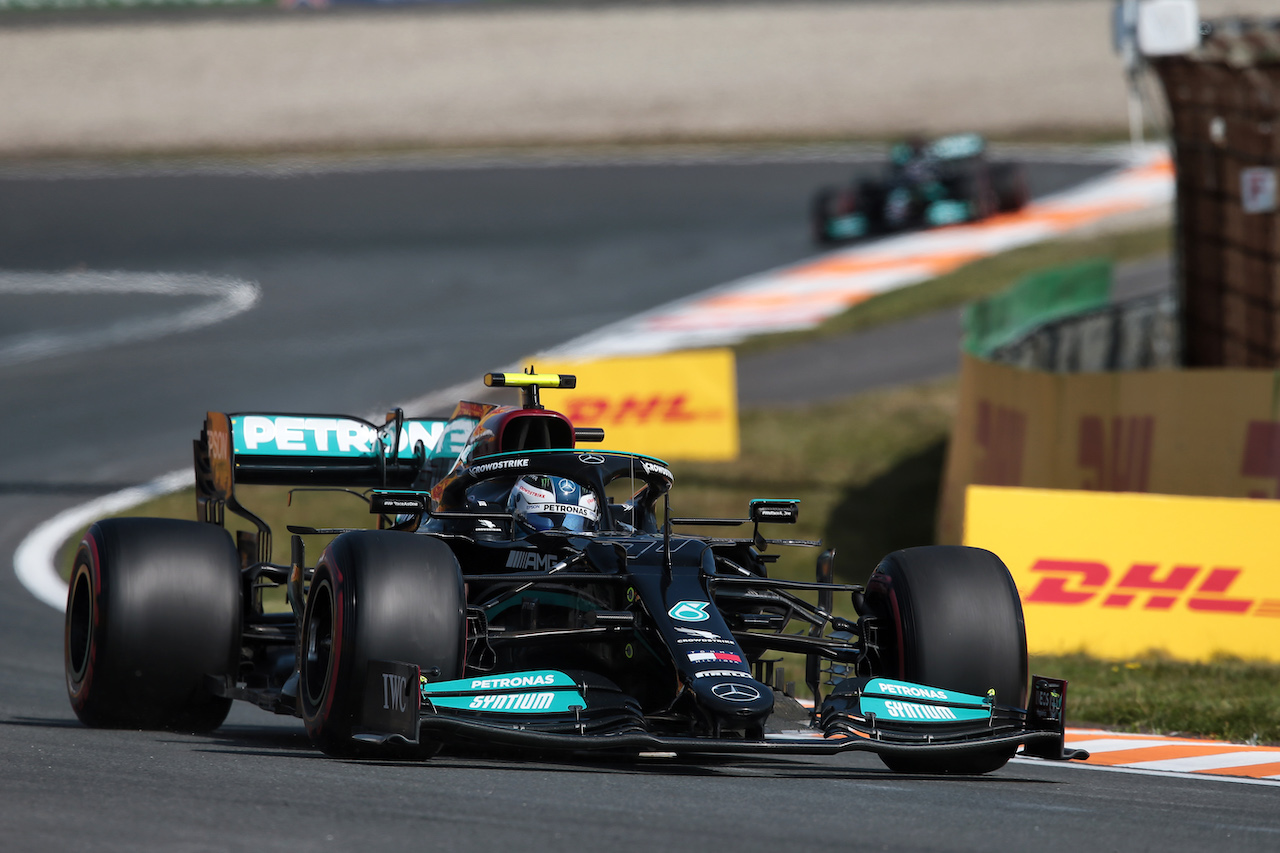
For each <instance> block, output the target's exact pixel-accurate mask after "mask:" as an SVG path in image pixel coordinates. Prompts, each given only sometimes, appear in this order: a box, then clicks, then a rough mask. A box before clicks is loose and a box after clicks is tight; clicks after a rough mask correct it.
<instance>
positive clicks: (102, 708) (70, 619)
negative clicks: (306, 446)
mask: <svg viewBox="0 0 1280 853" xmlns="http://www.w3.org/2000/svg"><path fill="white" fill-rule="evenodd" d="M240 608H241V604H240V558H239V555H238V554H237V553H236V549H235V546H233V545H232V544H231V536H230V535H229V534H228V533H227V531H225V530H223V529H222V528H221V527H216V526H214V525H211V524H203V523H200V522H195V521H179V520H177V519H169V518H113V519H106V520H104V521H99V522H97V523H96V524H94V525H93V526H92V527H90V528H89V530H88V532H87V533H85V536H84V539H83V540H82V541H81V542H80V547H79V549H78V550H77V551H76V558H75V563H74V566H73V568H72V571H71V582H70V584H69V586H68V589H67V613H66V625H65V633H64V665H65V671H66V681H67V695H68V697H69V698H70V700H71V707H72V709H73V710H74V711H75V713H76V716H77V717H79V718H80V720H81V722H83V723H84V724H85V725H88V726H93V727H95V728H120V727H129V728H140V729H173V730H178V731H192V732H197V731H210V730H212V729H216V728H217V727H218V726H220V725H222V721H223V720H225V719H226V717H227V712H228V711H229V710H230V708H231V700H230V699H225V698H222V697H219V696H215V695H213V694H212V693H210V692H209V689H208V684H207V676H214V677H215V678H225V677H227V676H232V675H234V674H235V673H236V668H237V664H238V662H239V654H240V619H241V609H240Z"/></svg>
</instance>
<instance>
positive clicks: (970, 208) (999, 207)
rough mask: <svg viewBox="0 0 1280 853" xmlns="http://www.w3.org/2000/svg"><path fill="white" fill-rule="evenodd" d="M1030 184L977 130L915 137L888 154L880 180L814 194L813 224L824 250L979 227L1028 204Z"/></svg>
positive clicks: (854, 183)
mask: <svg viewBox="0 0 1280 853" xmlns="http://www.w3.org/2000/svg"><path fill="white" fill-rule="evenodd" d="M1028 198H1029V196H1028V192H1027V180H1026V176H1025V175H1024V174H1023V172H1022V167H1021V166H1020V165H1019V164H1017V163H992V162H989V161H988V160H987V158H986V142H985V141H984V140H983V138H982V137H981V136H979V135H977V134H975V133H961V134H955V135H952V136H944V137H941V138H940V139H935V140H934V141H932V142H929V143H926V142H924V141H923V140H920V139H911V140H906V141H903V142H898V143H895V144H894V145H893V146H892V147H891V148H890V150H889V166H888V168H887V169H886V170H885V172H884V174H883V175H882V176H880V177H878V178H862V179H859V180H856V181H854V182H853V183H851V184H850V185H848V186H845V187H824V188H823V189H821V190H819V191H818V193H817V195H815V196H814V199H813V206H812V213H811V223H812V227H813V238H814V241H815V242H816V243H818V244H819V245H829V244H832V243H841V242H847V241H850V240H857V239H859V238H862V237H874V236H879V235H883V234H889V233H893V232H896V231H905V230H908V229H915V228H928V227H934V226H939V225H954V224H957V223H961V222H975V221H977V220H980V219H986V218H987V217H989V216H992V215H994V214H997V213H1012V212H1015V211H1018V210H1021V209H1022V208H1023V207H1025V206H1026V204H1027V200H1028Z"/></svg>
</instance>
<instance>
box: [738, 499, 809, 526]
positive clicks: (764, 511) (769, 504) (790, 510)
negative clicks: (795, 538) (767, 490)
mask: <svg viewBox="0 0 1280 853" xmlns="http://www.w3.org/2000/svg"><path fill="white" fill-rule="evenodd" d="M749 517H750V519H751V520H752V521H754V522H755V523H756V524H761V523H763V522H769V523H771V524H795V523H796V522H797V521H799V519H800V501H798V500H790V499H788V500H754V501H752V502H751V508H750V510H749Z"/></svg>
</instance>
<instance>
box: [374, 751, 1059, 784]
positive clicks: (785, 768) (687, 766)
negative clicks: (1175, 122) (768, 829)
mask: <svg viewBox="0 0 1280 853" xmlns="http://www.w3.org/2000/svg"><path fill="white" fill-rule="evenodd" d="M839 762H840V759H838V758H837V759H835V760H833V761H823V762H822V763H815V762H814V761H813V760H812V759H803V758H796V759H787V758H759V757H756V758H749V759H745V760H744V759H742V758H725V757H716V756H697V757H684V758H680V757H676V758H636V759H619V758H616V757H609V758H605V757H602V756H590V755H587V756H574V757H572V758H566V757H563V756H546V755H543V756H527V755H525V756H520V755H514V756H512V755H501V754H497V753H494V752H492V751H487V752H485V753H484V754H483V755H469V754H465V753H464V754H459V753H456V752H455V753H445V754H443V755H440V756H437V757H436V758H433V759H430V760H429V761H424V762H416V763H417V764H420V765H422V766H423V767H424V769H430V768H431V767H438V768H440V769H446V768H447V769H450V770H502V771H506V772H516V773H519V772H526V773H539V774H545V773H548V772H554V773H589V774H597V775H623V776H647V777H672V778H674V777H698V778H722V779H752V778H768V779H824V780H830V779H844V780H848V781H860V782H886V781H894V782H969V783H972V782H981V783H988V784H999V783H1011V782H1012V783H1018V784H1022V783H1035V784H1056V783H1054V782H1052V781H1051V780H1047V779H1036V778H1029V777H1026V776H1014V775H1011V773H1010V771H1009V770H1008V769H1006V770H1003V771H999V772H997V773H995V774H990V775H985V776H962V775H956V776H935V775H928V774H914V773H894V772H893V771H891V770H889V769H888V768H885V767H878V766H874V765H873V766H869V767H868V766H856V767H850V766H848V764H846V763H839ZM359 763H361V764H364V765H374V766H386V767H404V766H405V764H406V762H399V761H377V760H365V761H361V762H359Z"/></svg>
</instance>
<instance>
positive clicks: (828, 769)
mask: <svg viewBox="0 0 1280 853" xmlns="http://www.w3.org/2000/svg"><path fill="white" fill-rule="evenodd" d="M0 725H4V726H17V727H30V728H48V729H84V730H85V731H91V730H90V729H87V728H85V726H84V725H83V724H82V723H80V722H79V721H78V720H73V719H53V718H47V717H14V718H11V719H7V720H0ZM154 734H155V736H156V738H157V739H158V741H159V742H162V743H168V744H179V745H182V744H185V745H188V746H189V747H191V748H192V751H193V752H196V753H204V754H211V755H239V756H253V757H262V758H283V759H305V760H308V761H337V762H342V763H347V764H355V765H360V766H364V767H385V768H389V769H391V768H394V769H404V768H407V767H420V768H422V770H423V771H429V770H431V769H438V770H473V771H475V770H479V771H503V772H507V773H538V774H545V773H548V772H553V773H578V774H595V775H601V776H640V777H658V778H662V777H670V778H678V777H689V778H698V777H700V778H721V779H752V778H770V779H845V780H849V781H861V782H887V781H893V782H967V783H973V782H980V783H984V784H1010V783H1013V784H1028V783H1031V784H1057V783H1056V782H1054V781H1052V780H1049V779H1042V778H1030V777H1028V776H1025V775H1015V774H1016V773H1017V771H1016V770H1014V769H1011V768H1005V769H1003V770H1000V771H997V772H995V773H993V774H988V775H984V776H962V775H957V776H933V775H928V774H916V773H894V772H893V771H891V770H889V769H888V768H884V767H879V766H876V765H874V764H872V765H871V766H865V765H863V764H859V765H858V766H849V764H848V763H847V762H848V760H849V758H852V756H850V757H848V758H844V759H841V758H830V757H824V758H821V759H812V758H803V757H798V758H786V757H759V756H756V757H749V758H745V759H744V758H742V757H737V756H714V755H711V756H706V755H703V756H685V757H680V756H676V757H637V758H625V757H617V756H602V755H590V754H576V755H572V756H565V755H553V754H545V753H542V754H540V753H529V752H521V751H516V750H512V751H500V750H492V749H469V750H468V749H451V750H448V751H446V752H444V753H442V754H441V755H438V756H436V757H435V758H431V759H427V760H403V761H402V760H383V759H376V758H361V759H342V758H330V757H328V756H326V755H325V754H324V753H322V752H321V751H320V750H318V749H316V748H315V747H314V746H312V745H311V742H310V740H309V739H308V738H307V735H306V732H304V731H303V730H302V727H301V725H299V726H298V728H297V729H296V730H293V729H291V728H287V727H286V726H283V725H282V726H270V727H254V726H231V727H227V728H224V729H219V730H218V731H215V732H212V733H209V734H194V733H193V734H185V733H182V732H155V733H154ZM865 758H870V756H866V757H865ZM854 760H859V759H854ZM871 760H874V759H871Z"/></svg>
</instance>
